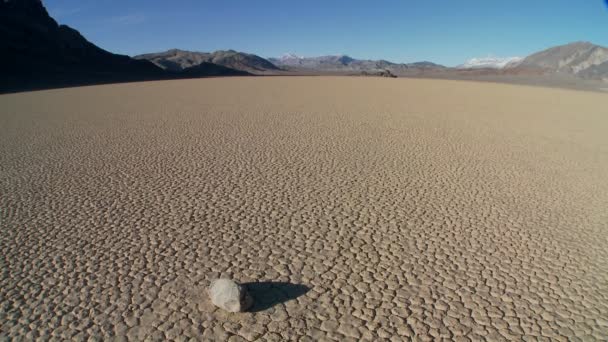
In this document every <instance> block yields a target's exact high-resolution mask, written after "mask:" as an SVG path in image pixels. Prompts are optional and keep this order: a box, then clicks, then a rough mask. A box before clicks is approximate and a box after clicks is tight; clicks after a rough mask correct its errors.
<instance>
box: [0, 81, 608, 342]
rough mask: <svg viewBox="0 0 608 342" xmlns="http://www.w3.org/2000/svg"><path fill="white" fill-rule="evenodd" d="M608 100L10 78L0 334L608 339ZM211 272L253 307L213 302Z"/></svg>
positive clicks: (390, 84) (1, 148) (359, 84)
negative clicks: (23, 84) (43, 85)
mask: <svg viewBox="0 0 608 342" xmlns="http://www.w3.org/2000/svg"><path fill="white" fill-rule="evenodd" d="M606 104H608V96H607V95H606V94H601V93H591V92H577V91H570V90H559V89H545V88H538V87H526V86H514V85H502V84H492V83H474V82H464V81H445V80H417V79H383V78H352V77H351V78H349V77H265V78H218V79H199V80H176V81H161V82H145V83H133V84H118V85H103V86H91V87H81V88H71V89H56V90H47V91H39V92H30V93H20V94H10V95H2V96H0V194H1V195H0V209H1V211H0V248H1V250H2V258H0V267H1V276H0V340H7V339H13V338H18V339H27V340H30V339H35V338H37V339H41V340H66V339H69V340H99V339H104V340H108V339H114V340H120V339H129V340H146V339H147V340H158V341H160V340H187V339H190V338H191V339H194V340H218V341H220V340H221V341H224V340H229V341H242V340H248V341H254V340H268V341H281V340H300V341H317V340H338V341H359V340H368V341H381V340H392V341H401V340H421V341H427V340H428V341H430V340H441V339H443V340H454V341H481V340H487V341H502V340H541V341H542V340H544V341H550V340H551V341H554V340H555V341H594V340H606V338H608V106H607V105H606ZM219 276H230V277H233V278H235V279H236V280H238V281H240V282H243V283H249V287H250V288H251V290H252V292H253V296H254V298H255V300H256V304H255V306H254V308H253V310H252V311H253V312H248V313H241V314H228V313H225V312H222V311H220V310H218V309H215V308H214V307H213V306H212V304H211V303H210V301H209V299H208V298H207V296H206V294H205V288H206V286H207V285H208V283H209V281H210V280H211V279H214V278H216V277H219Z"/></svg>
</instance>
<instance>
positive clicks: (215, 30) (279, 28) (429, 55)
mask: <svg viewBox="0 0 608 342" xmlns="http://www.w3.org/2000/svg"><path fill="white" fill-rule="evenodd" d="M607 2H608V0H551V1H550V0H510V1H500V0H463V1H456V0H411V1H409V0H400V1H398V0H384V1H383V0H377V1H372V0H360V1H359V0H351V1H337V0H335V1H331V0H323V1H322V0H311V1H290V0H282V1H275V0H259V1H255V0H243V1H239V0H214V1H207V0H173V1H157V0H43V3H44V4H45V6H46V7H47V9H48V10H49V13H50V14H51V15H52V16H53V17H54V18H55V19H56V20H57V21H58V22H59V23H61V24H67V25H70V26H72V27H74V28H76V29H77V30H79V31H80V32H81V33H82V34H83V35H84V36H85V37H87V38H88V39H89V40H90V41H92V42H93V43H95V44H97V45H98V46H100V47H102V48H104V49H106V50H109V51H112V52H116V53H122V54H127V55H135V54H140V53H145V52H157V51H161V50H167V49H169V48H181V49H186V50H195V51H213V50H219V49H234V50H239V51H245V52H250V53H255V54H258V55H260V56H262V57H273V56H279V55H282V54H284V53H288V52H290V53H296V54H298V55H303V56H317V55H328V54H347V55H350V56H352V57H355V58H369V59H387V60H390V61H394V62H415V61H421V60H429V61H432V62H436V63H441V64H444V65H449V66H452V65H456V64H460V63H462V62H464V61H465V60H467V59H469V58H472V57H486V56H488V55H493V56H500V57H507V56H525V55H527V54H530V53H532V52H535V51H538V50H541V49H544V48H546V47H550V46H554V45H559V44H564V43H568V42H572V41H578V40H585V41H591V42H593V43H596V44H600V45H604V46H608V6H607V5H606V3H607Z"/></svg>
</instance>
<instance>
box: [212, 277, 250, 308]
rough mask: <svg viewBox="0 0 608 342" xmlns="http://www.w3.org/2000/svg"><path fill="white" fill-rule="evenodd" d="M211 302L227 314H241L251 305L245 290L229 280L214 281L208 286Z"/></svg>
mask: <svg viewBox="0 0 608 342" xmlns="http://www.w3.org/2000/svg"><path fill="white" fill-rule="evenodd" d="M209 297H210V298H211V302H212V303H213V304H214V305H215V306H217V307H219V308H222V309H224V310H226V311H228V312H243V311H245V310H247V309H249V307H251V305H252V304H253V299H252V298H251V296H250V295H249V293H247V289H246V288H245V287H244V286H242V285H239V284H237V283H236V282H234V281H233V280H230V279H216V280H214V281H212V282H211V286H209Z"/></svg>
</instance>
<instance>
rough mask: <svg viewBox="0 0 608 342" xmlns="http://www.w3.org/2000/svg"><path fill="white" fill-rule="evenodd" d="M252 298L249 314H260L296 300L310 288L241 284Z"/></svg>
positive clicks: (274, 283)
mask: <svg viewBox="0 0 608 342" xmlns="http://www.w3.org/2000/svg"><path fill="white" fill-rule="evenodd" d="M242 285H244V286H246V287H247V291H248V292H249V294H250V295H251V297H253V306H252V307H251V308H250V309H249V310H247V311H249V312H260V311H264V310H266V309H269V308H272V307H273V306H275V305H277V304H281V303H285V302H287V301H290V300H292V299H296V298H298V297H300V296H302V295H304V294H306V293H307V292H308V291H310V287H308V286H305V285H300V284H291V283H286V282H272V281H262V282H253V283H245V284H242Z"/></svg>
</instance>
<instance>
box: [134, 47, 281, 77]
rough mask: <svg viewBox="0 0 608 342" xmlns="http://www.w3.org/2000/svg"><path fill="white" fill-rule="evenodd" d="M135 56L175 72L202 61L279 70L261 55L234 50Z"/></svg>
mask: <svg viewBox="0 0 608 342" xmlns="http://www.w3.org/2000/svg"><path fill="white" fill-rule="evenodd" d="M133 58H135V59H138V60H148V61H150V62H152V63H154V64H156V65H157V66H159V67H161V68H163V69H165V70H168V71H174V72H181V71H183V70H185V69H188V68H192V67H195V66H197V65H200V64H201V63H213V64H217V65H221V66H224V67H226V68H230V69H234V70H240V71H245V72H247V73H254V74H255V73H263V72H265V71H274V70H279V68H277V67H276V66H275V65H274V64H272V63H271V62H269V61H267V60H266V59H264V58H262V57H260V56H256V55H253V54H249V53H243V52H237V51H234V50H227V51H215V52H211V53H208V52H194V51H186V50H179V49H171V50H168V51H165V52H159V53H148V54H143V55H139V56H135V57H133Z"/></svg>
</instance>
